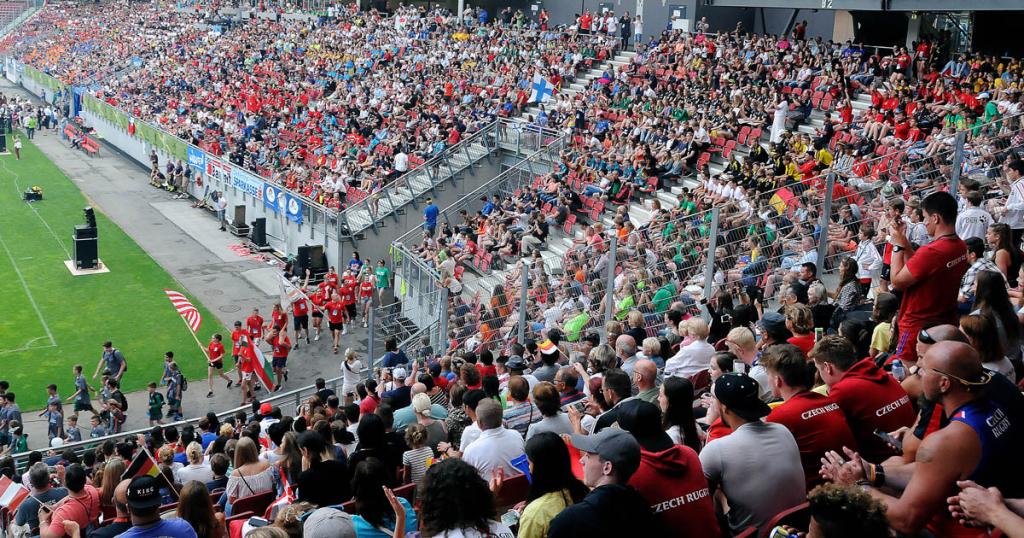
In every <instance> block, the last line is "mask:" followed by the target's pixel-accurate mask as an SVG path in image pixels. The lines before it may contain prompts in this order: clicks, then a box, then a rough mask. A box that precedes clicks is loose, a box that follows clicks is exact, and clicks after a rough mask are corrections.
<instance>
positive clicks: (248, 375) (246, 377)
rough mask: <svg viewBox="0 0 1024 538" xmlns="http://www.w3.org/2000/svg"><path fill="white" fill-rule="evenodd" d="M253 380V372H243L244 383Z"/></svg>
mask: <svg viewBox="0 0 1024 538" xmlns="http://www.w3.org/2000/svg"><path fill="white" fill-rule="evenodd" d="M250 379H252V372H242V381H248V380H250Z"/></svg>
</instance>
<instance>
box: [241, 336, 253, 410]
mask: <svg viewBox="0 0 1024 538" xmlns="http://www.w3.org/2000/svg"><path fill="white" fill-rule="evenodd" d="M242 338H245V339H246V341H245V342H244V345H245V346H252V345H253V344H252V341H251V340H249V339H248V336H247V335H243V336H242ZM253 356H254V355H250V354H249V353H247V352H244V351H239V356H238V376H239V378H240V379H241V381H239V383H238V384H239V386H240V387H242V405H246V404H248V403H249V401H250V400H255V399H256V395H255V394H254V393H253V389H254V387H253V380H252V374H253V372H255V371H256V365H255V364H253Z"/></svg>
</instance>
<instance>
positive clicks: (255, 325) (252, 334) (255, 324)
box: [245, 308, 265, 345]
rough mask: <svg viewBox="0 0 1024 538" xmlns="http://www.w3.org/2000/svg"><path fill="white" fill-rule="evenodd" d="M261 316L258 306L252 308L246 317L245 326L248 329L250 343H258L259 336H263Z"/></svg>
mask: <svg viewBox="0 0 1024 538" xmlns="http://www.w3.org/2000/svg"><path fill="white" fill-rule="evenodd" d="M264 321H265V320H264V319H263V316H261V315H260V309H259V308H253V309H252V315H251V316H249V317H248V318H246V320H245V326H246V327H247V328H248V329H249V338H250V339H251V340H252V342H250V343H251V344H252V345H258V344H259V342H260V338H263V323H264Z"/></svg>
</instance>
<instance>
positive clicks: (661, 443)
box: [618, 399, 674, 452]
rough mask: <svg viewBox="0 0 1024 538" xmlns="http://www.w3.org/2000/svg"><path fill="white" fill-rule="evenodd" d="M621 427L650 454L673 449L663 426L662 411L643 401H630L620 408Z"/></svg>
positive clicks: (623, 403) (670, 439)
mask: <svg viewBox="0 0 1024 538" xmlns="http://www.w3.org/2000/svg"><path fill="white" fill-rule="evenodd" d="M618 417H619V427H620V428H622V429H624V430H626V431H627V432H629V433H631V434H633V437H634V438H635V439H636V441H637V442H638V443H640V447H641V448H643V449H644V450H646V451H648V452H663V451H665V450H668V449H670V448H672V445H673V444H674V443H673V442H672V438H671V437H669V436H668V434H667V433H665V430H664V429H663V428H662V425H661V409H658V407H657V406H656V405H654V404H652V403H650V402H645V401H643V400H639V399H638V400H629V401H628V402H622V405H620V406H619V413H618Z"/></svg>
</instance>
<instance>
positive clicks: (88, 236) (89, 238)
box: [73, 207, 100, 269]
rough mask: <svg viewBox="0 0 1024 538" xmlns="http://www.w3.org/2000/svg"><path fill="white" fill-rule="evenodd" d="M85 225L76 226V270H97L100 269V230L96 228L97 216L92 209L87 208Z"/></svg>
mask: <svg viewBox="0 0 1024 538" xmlns="http://www.w3.org/2000/svg"><path fill="white" fill-rule="evenodd" d="M84 213H85V224H79V225H77V226H75V235H74V238H73V239H74V241H73V242H74V261H75V268H76V269H96V268H97V267H99V261H100V257H99V230H97V228H96V215H95V214H94V213H93V210H92V208H91V207H86V208H85V210H84Z"/></svg>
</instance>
